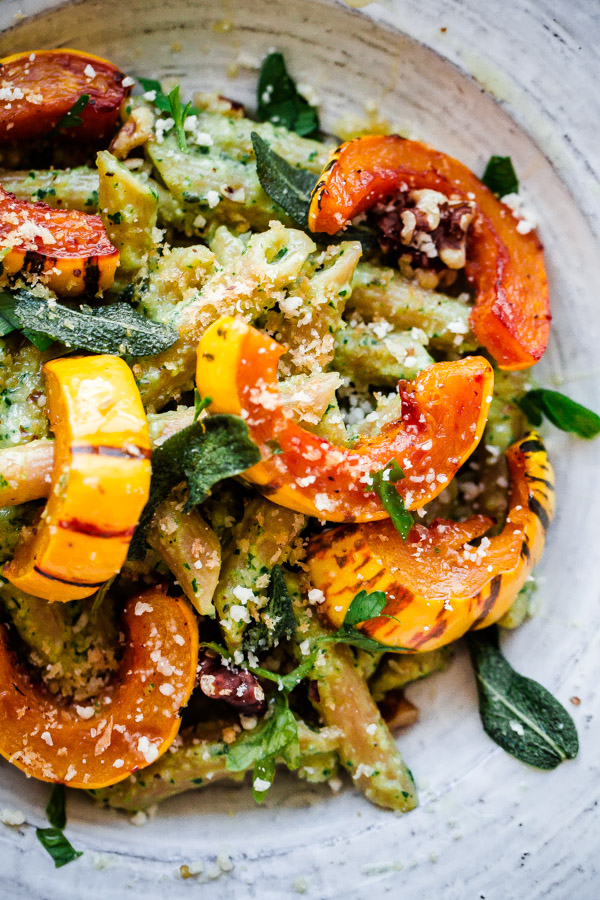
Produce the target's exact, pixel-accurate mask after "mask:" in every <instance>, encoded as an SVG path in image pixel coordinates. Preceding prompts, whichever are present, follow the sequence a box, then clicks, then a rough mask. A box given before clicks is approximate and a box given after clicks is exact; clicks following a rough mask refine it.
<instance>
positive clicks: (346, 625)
mask: <svg viewBox="0 0 600 900" xmlns="http://www.w3.org/2000/svg"><path fill="white" fill-rule="evenodd" d="M385 604H386V596H385V593H384V592H383V591H373V592H372V593H371V594H368V593H367V591H364V590H363V591H359V592H358V594H357V595H356V596H355V597H354V599H353V601H352V603H351V604H350V606H349V607H348V609H347V610H346V615H345V616H344V621H343V623H342V625H341V627H340V628H338V630H337V631H334V632H333V634H328V635H326V636H325V637H322V638H320V642H321V643H324V644H325V643H340V644H350V645H351V646H352V647H358V649H359V650H366V651H367V652H369V653H383V652H386V653H405V652H407V650H408V648H407V647H395V646H393V645H390V644H383V643H382V642H381V641H378V640H377V639H376V638H372V637H370V636H369V635H368V634H365V633H364V632H362V631H357V630H356V628H355V625H360V624H361V622H368V621H370V620H371V619H377V618H379V617H380V616H382V617H383V618H385V619H394V621H396V622H398V621H399V620H398V619H396V617H395V616H388V615H386V613H384V612H383V609H384V607H385Z"/></svg>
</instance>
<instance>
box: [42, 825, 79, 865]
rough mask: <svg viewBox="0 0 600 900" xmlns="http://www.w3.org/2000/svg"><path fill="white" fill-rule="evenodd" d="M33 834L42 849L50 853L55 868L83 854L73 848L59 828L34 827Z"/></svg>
mask: <svg viewBox="0 0 600 900" xmlns="http://www.w3.org/2000/svg"><path fill="white" fill-rule="evenodd" d="M35 836H36V837H37V839H38V841H39V842H40V844H41V845H42V847H43V848H44V850H46V851H47V852H48V853H49V854H50V856H51V857H52V859H53V860H54V865H55V867H56V868H57V869H60V868H61V867H62V866H66V865H67V863H70V862H73V860H74V859H79V857H80V856H83V852H82V851H81V850H75V848H74V847H73V845H72V844H71V842H70V841H69V840H68V839H67V838H66V837H65V835H64V834H63V832H62V831H61V829H60V828H36V830H35Z"/></svg>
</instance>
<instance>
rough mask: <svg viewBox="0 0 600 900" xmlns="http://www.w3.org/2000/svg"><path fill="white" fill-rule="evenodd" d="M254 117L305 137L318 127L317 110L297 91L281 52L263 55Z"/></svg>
mask: <svg viewBox="0 0 600 900" xmlns="http://www.w3.org/2000/svg"><path fill="white" fill-rule="evenodd" d="M257 117H258V119H259V120H260V121H261V122H272V123H273V124H274V125H283V126H284V128H288V129H289V130H290V131H295V132H296V134H300V135H303V136H304V137H307V136H308V135H312V134H314V133H315V132H316V131H318V130H319V114H318V112H317V110H316V108H315V107H314V106H311V105H310V103H309V102H308V100H307V99H306V98H305V97H303V96H302V94H300V93H299V91H298V88H297V87H296V83H295V81H294V79H293V78H292V77H291V76H290V74H289V72H288V70H287V68H286V65H285V60H284V58H283V56H282V54H281V53H269V55H268V56H267V57H266V58H265V59H264V61H263V64H262V67H261V70H260V76H259V79H258V88H257Z"/></svg>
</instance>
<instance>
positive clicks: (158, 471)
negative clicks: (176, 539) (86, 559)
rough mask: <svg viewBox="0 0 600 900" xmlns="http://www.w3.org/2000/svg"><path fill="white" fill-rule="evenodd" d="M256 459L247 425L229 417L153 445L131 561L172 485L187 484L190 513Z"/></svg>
mask: <svg viewBox="0 0 600 900" xmlns="http://www.w3.org/2000/svg"><path fill="white" fill-rule="evenodd" d="M260 459H261V456H260V451H259V449H258V447H257V446H256V444H255V443H254V442H253V441H252V440H251V439H250V437H249V434H248V426H247V425H246V423H245V422H244V421H243V420H242V419H240V418H238V417H237V416H229V415H216V416H210V417H209V418H207V419H205V420H202V421H196V422H194V423H193V424H192V425H188V427H187V428H183V429H182V430H181V431H178V432H177V434H174V435H173V436H172V437H170V438H168V439H167V440H166V441H165V442H164V443H163V444H161V445H160V446H159V447H156V448H155V450H154V452H153V454H152V480H151V482H150V496H149V498H148V502H147V503H146V506H145V507H144V509H143V510H142V514H141V516H140V520H139V522H138V526H137V528H136V530H135V532H134V535H133V537H132V539H131V543H130V545H129V558H130V559H143V558H144V555H145V548H146V531H147V529H148V526H149V524H150V522H151V520H152V517H153V515H154V513H155V512H156V509H157V507H158V506H159V505H160V503H162V501H163V500H165V499H166V498H167V497H168V495H169V494H170V493H171V491H172V489H173V488H174V487H175V485H176V484H179V483H180V482H181V481H184V480H185V481H187V484H188V488H189V498H188V502H187V505H186V510H188V509H190V508H191V507H192V506H196V505H197V504H198V503H202V502H203V501H204V500H205V499H206V497H207V496H208V493H209V491H210V490H211V488H212V487H213V486H214V485H215V484H216V483H217V482H218V481H221V480H222V479H223V478H231V477H233V476H234V475H239V474H240V472H244V471H245V470H246V469H249V468H250V467H251V466H253V465H255V464H256V463H257V462H260Z"/></svg>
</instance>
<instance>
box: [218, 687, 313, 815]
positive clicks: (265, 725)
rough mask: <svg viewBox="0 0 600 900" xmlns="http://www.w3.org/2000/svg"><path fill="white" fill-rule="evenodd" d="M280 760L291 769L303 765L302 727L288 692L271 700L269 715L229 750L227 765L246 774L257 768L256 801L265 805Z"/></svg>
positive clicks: (253, 785) (242, 735) (277, 694)
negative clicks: (300, 741)
mask: <svg viewBox="0 0 600 900" xmlns="http://www.w3.org/2000/svg"><path fill="white" fill-rule="evenodd" d="M278 759H281V760H283V762H285V764H286V765H287V767H288V769H297V768H298V766H299V765H300V745H299V743H298V726H297V724H296V719H295V718H294V714H293V713H292V711H291V709H290V705H289V701H288V698H287V694H286V693H285V692H284V691H278V692H277V693H276V694H275V695H274V697H272V698H271V700H270V702H269V711H268V713H267V714H266V715H265V717H264V718H263V720H262V721H261V722H260V724H259V725H257V726H256V728H253V729H252V731H245V732H244V733H243V734H241V735H240V736H239V737H238V738H237V740H236V741H235V742H234V743H233V744H230V745H229V746H228V748H227V760H226V764H225V765H226V768H227V770H228V771H229V772H244V771H246V769H249V768H250V766H253V772H252V787H253V793H254V799H255V800H256V802H257V803H261V802H262V800H263V799H264V796H265V794H266V793H267V791H268V790H269V788H270V787H271V784H272V782H273V776H274V774H275V764H276V762H277V760H278Z"/></svg>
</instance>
